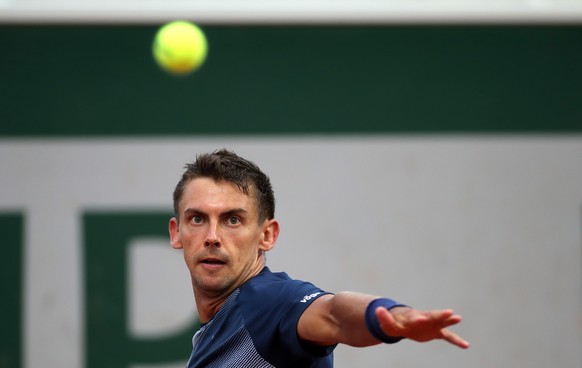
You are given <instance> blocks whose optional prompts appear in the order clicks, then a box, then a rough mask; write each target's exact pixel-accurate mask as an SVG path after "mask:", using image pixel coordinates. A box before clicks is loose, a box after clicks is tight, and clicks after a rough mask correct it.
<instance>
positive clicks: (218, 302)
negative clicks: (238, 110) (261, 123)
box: [169, 150, 469, 368]
mask: <svg viewBox="0 0 582 368" xmlns="http://www.w3.org/2000/svg"><path fill="white" fill-rule="evenodd" d="M173 199H174V212H175V217H173V218H172V219H171V220H170V223H169V232H170V241H171V245H172V247H173V248H176V249H183V253H184V259H185V261H186V264H187V266H188V269H189V271H190V275H191V279H192V287H193V289H194V297H195V300H196V307H197V309H198V313H199V316H200V321H201V328H200V330H199V331H198V332H196V334H195V335H194V337H193V339H192V354H191V356H190V359H189V361H188V367H189V368H194V367H206V368H228V367H232V368H244V367H253V368H263V367H277V368H283V367H293V368H301V367H317V368H320V367H332V366H333V350H334V348H335V347H336V346H337V344H348V345H351V346H358V347H364V346H371V345H376V344H380V343H388V344H390V343H395V342H398V341H400V340H401V339H404V338H406V339H410V340H414V341H419V342H425V341H430V340H435V339H442V340H445V341H447V342H449V343H451V344H453V345H456V346H458V347H460V348H468V347H469V344H468V343H467V342H466V341H465V340H463V339H462V338H461V337H459V336H458V335H457V334H455V333H454V332H452V331H451V330H449V329H448V327H450V326H452V325H455V324H457V323H459V322H460V321H461V317H460V316H459V315H456V314H454V313H453V311H451V310H433V311H419V310H415V309H412V308H409V307H407V306H405V305H403V304H401V303H399V302H397V301H394V300H391V299H388V298H383V297H379V296H373V295H367V294H360V293H353V292H339V293H335V294H334V293H330V292H328V291H325V290H322V289H320V288H318V287H317V286H315V285H313V284H311V283H309V282H304V281H299V280H295V279H292V278H290V277H289V276H288V275H287V274H285V273H274V272H271V270H269V268H268V267H267V266H266V259H265V252H268V251H269V250H271V249H273V247H274V246H275V244H276V242H277V237H278V235H279V223H278V222H277V220H276V219H275V198H274V194H273V190H272V187H271V183H270V180H269V178H268V177H267V175H266V174H264V173H263V172H262V171H261V170H260V169H259V167H257V166H256V165H255V164H254V163H252V162H250V161H248V160H246V159H244V158H242V157H239V156H238V155H236V154H235V153H234V152H231V151H227V150H219V151H215V152H212V153H206V154H202V155H199V156H198V157H197V158H196V160H195V161H194V162H192V163H190V164H187V165H186V170H185V172H184V173H183V175H182V177H181V179H180V181H179V182H178V184H177V186H176V189H175V191H174V195H173Z"/></svg>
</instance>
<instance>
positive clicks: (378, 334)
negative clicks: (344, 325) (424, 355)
mask: <svg viewBox="0 0 582 368" xmlns="http://www.w3.org/2000/svg"><path fill="white" fill-rule="evenodd" d="M378 307H384V308H386V309H388V310H390V309H392V308H394V307H406V305H404V304H400V303H398V302H395V301H394V300H392V299H388V298H378V299H375V300H372V301H371V302H370V304H368V307H367V308H366V327H368V331H370V333H371V334H372V336H374V337H375V338H376V339H378V340H380V341H382V342H385V343H387V344H394V343H395V342H398V341H400V340H402V339H403V338H402V337H394V336H388V335H386V334H385V333H384V331H382V328H381V327H380V322H379V321H378V318H377V317H376V309H378Z"/></svg>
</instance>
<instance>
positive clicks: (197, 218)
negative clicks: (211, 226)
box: [192, 216, 202, 224]
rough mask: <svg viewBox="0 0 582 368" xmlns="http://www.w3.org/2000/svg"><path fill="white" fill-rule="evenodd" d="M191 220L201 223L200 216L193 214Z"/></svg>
mask: <svg viewBox="0 0 582 368" xmlns="http://www.w3.org/2000/svg"><path fill="white" fill-rule="evenodd" d="M192 222H193V223H195V224H201V223H202V217H200V216H193V217H192Z"/></svg>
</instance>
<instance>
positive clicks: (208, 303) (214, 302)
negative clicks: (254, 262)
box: [194, 258, 266, 323]
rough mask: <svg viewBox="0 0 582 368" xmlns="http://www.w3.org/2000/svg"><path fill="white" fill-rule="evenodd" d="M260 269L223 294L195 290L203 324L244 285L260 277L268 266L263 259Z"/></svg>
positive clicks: (199, 314) (197, 306)
mask: <svg viewBox="0 0 582 368" xmlns="http://www.w3.org/2000/svg"><path fill="white" fill-rule="evenodd" d="M258 266H259V267H257V268H256V269H255V270H253V272H251V273H250V274H248V275H246V276H245V277H242V278H241V280H240V281H239V282H235V283H233V284H232V286H231V287H230V288H228V289H227V290H226V291H224V290H223V291H221V292H209V291H207V290H201V289H198V288H196V287H195V288H194V299H195V300H196V308H197V310H198V316H199V318H200V322H201V323H207V322H208V321H210V320H211V319H212V317H214V315H215V314H216V313H218V310H219V309H220V308H221V307H222V305H223V304H224V302H225V301H226V300H227V299H228V297H229V296H230V295H231V294H232V293H233V292H234V291H235V290H236V289H237V288H239V287H240V286H241V285H242V284H244V283H245V282H247V281H248V280H250V279H251V278H253V277H254V276H256V275H258V274H259V273H260V272H261V271H262V270H263V268H264V267H265V266H266V265H265V262H264V258H263V262H259V265H258Z"/></svg>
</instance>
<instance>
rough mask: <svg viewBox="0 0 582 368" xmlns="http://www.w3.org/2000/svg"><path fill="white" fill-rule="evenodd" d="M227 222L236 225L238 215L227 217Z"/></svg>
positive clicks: (238, 221) (238, 220)
mask: <svg viewBox="0 0 582 368" xmlns="http://www.w3.org/2000/svg"><path fill="white" fill-rule="evenodd" d="M228 223H229V224H230V225H238V224H239V223H240V219H239V218H238V217H234V216H233V217H229V218H228Z"/></svg>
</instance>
